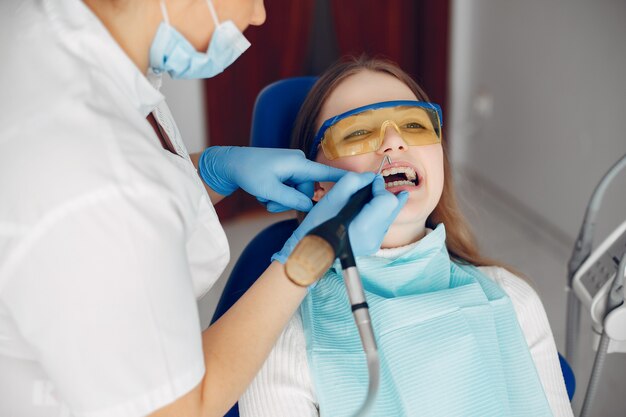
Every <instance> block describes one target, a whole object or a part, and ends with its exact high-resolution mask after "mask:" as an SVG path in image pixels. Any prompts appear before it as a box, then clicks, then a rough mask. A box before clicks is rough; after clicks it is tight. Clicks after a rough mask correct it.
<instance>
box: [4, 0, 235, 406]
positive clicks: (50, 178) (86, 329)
mask: <svg viewBox="0 0 626 417" xmlns="http://www.w3.org/2000/svg"><path fill="white" fill-rule="evenodd" d="M5 30H7V31H8V34H5V33H0V53H1V58H2V64H1V65H0V71H1V72H0V94H1V98H0V416H11V417H20V416H29V417H30V416H45V417H50V416H54V417H57V416H67V415H76V416H84V417H108V416H116V417H124V416H128V417H135V416H143V415H146V414H148V413H150V412H152V411H154V410H155V409H157V408H160V407H161V406H163V405H165V404H167V403H169V402H171V401H173V400H174V399H176V398H178V397H180V396H181V395H182V394H184V393H186V392H188V391H190V390H191V389H192V388H193V387H194V386H195V385H197V384H198V383H199V382H200V381H201V379H202V376H203V374H204V371H205V369H204V361H203V353H202V345H201V331H200V330H201V329H200V321H199V318H198V311H197V305H196V299H197V298H198V297H200V296H202V295H203V294H204V293H206V292H207V291H208V290H209V289H210V288H211V286H212V284H213V283H214V282H215V280H216V279H217V278H218V277H219V275H220V273H221V272H222V271H223V269H224V267H225V265H226V263H227V262H228V257H229V253H228V245H227V241H226V237H225V235H224V232H223V230H222V227H221V226H220V224H219V222H218V219H217V217H216V215H215V211H214V209H213V206H212V205H211V202H210V200H209V198H208V195H207V193H206V191H205V189H204V187H203V185H202V183H201V180H200V179H199V177H198V175H197V173H196V171H195V169H194V167H193V165H192V163H191V161H190V159H189V156H188V154H187V151H186V150H185V147H184V145H183V143H182V141H181V138H180V134H179V132H178V129H177V127H176V124H175V123H174V121H173V119H172V117H171V114H170V112H169V110H168V109H167V106H166V105H165V103H164V101H163V100H164V99H163V96H162V95H161V94H160V93H159V91H158V89H156V88H155V87H154V85H153V84H154V82H157V83H158V80H152V82H150V81H148V79H147V78H146V77H144V75H143V74H141V73H140V71H139V70H138V69H137V68H136V67H135V65H134V64H133V63H132V62H131V61H130V59H129V58H128V57H127V56H126V55H125V54H124V53H123V51H122V50H121V49H120V47H119V46H118V44H117V43H116V42H115V41H114V40H113V39H112V38H111V36H110V35H109V33H108V32H107V31H106V29H105V28H104V26H102V24H101V23H100V21H99V20H98V19H97V18H96V17H95V16H94V15H93V14H92V13H91V12H90V11H89V10H88V9H87V7H86V6H85V5H84V4H83V3H82V2H80V1H77V0H25V1H19V2H14V1H10V2H5V1H3V2H2V5H1V6H0V31H5ZM15 34H18V35H17V36H16V35H15ZM150 112H153V114H154V115H155V118H156V119H157V120H158V121H159V123H160V124H161V126H162V128H163V129H164V130H165V131H166V133H167V134H168V135H169V137H170V139H171V140H172V142H173V144H174V147H175V148H176V150H177V152H178V154H179V155H175V154H173V153H170V152H168V151H166V150H164V149H163V148H162V147H161V145H160V143H159V140H158V138H157V136H156V135H155V133H154V131H153V129H152V127H151V126H150V124H149V123H148V122H147V121H146V116H147V115H148V114H149V113H150ZM69 409H71V410H73V412H72V414H70V413H69V411H68V410H69Z"/></svg>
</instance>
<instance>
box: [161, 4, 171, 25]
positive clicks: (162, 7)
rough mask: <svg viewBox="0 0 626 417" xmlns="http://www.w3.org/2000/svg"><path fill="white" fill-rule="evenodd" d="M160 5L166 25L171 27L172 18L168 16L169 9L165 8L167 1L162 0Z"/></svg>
mask: <svg viewBox="0 0 626 417" xmlns="http://www.w3.org/2000/svg"><path fill="white" fill-rule="evenodd" d="M159 5H160V6H161V14H163V20H165V24H166V25H168V26H170V17H169V15H168V14H167V8H166V7H165V0H161V1H160V3H159Z"/></svg>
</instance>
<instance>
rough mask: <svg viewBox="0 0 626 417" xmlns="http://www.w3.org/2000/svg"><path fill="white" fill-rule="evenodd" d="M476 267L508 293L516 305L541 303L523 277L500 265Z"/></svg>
mask: <svg viewBox="0 0 626 417" xmlns="http://www.w3.org/2000/svg"><path fill="white" fill-rule="evenodd" d="M478 269H479V270H480V271H481V272H482V273H483V274H485V275H486V276H487V277H489V278H490V279H491V280H493V281H494V282H495V283H496V284H498V285H499V286H500V288H502V289H503V290H504V291H505V292H506V293H507V294H508V296H509V297H510V298H511V301H512V302H513V304H514V305H515V306H516V307H518V306H524V305H526V306H530V305H533V304H536V303H539V304H541V301H540V299H539V295H537V292H536V291H535V290H534V289H533V287H531V286H530V284H529V283H528V281H527V280H525V279H524V278H521V277H519V276H517V275H515V274H513V273H512V272H510V271H508V270H506V269H504V268H502V267H500V266H481V267H479V268H478Z"/></svg>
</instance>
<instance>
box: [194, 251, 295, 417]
mask: <svg viewBox="0 0 626 417" xmlns="http://www.w3.org/2000/svg"><path fill="white" fill-rule="evenodd" d="M306 293H307V291H306V289H305V288H302V287H298V286H296V285H295V284H293V283H292V282H291V281H290V280H289V279H287V277H286V275H285V272H284V266H283V265H282V264H281V263H279V262H277V261H275V262H273V263H272V264H271V265H270V266H269V268H268V269H267V270H266V271H265V272H264V273H263V275H261V277H260V278H259V279H258V280H257V281H256V283H255V284H254V285H253V286H252V287H251V288H250V289H249V290H248V291H247V292H246V293H245V294H244V295H243V296H242V297H241V299H239V301H238V302H237V303H235V305H234V306H233V307H232V308H231V309H230V310H228V312H226V313H225V314H224V315H223V316H222V317H221V318H220V319H219V320H218V321H217V322H216V323H214V324H213V325H212V326H211V327H209V328H208V329H207V330H205V331H204V333H203V348H204V355H205V365H206V370H207V371H206V375H205V377H204V381H203V390H202V391H203V408H204V410H212V411H213V410H220V411H219V412H220V413H222V414H219V415H220V416H221V415H223V414H224V413H226V411H228V409H229V408H230V406H232V404H234V403H235V402H236V401H237V400H238V399H239V397H241V395H242V394H243V393H244V391H245V389H246V388H247V386H248V385H249V384H250V382H252V379H254V377H255V376H256V374H257V373H258V371H259V369H261V366H262V365H263V363H264V362H265V359H266V358H267V356H268V355H269V353H270V351H271V350H272V348H273V346H274V344H275V343H276V340H277V339H278V337H279V336H280V334H281V332H282V330H283V328H284V327H285V326H286V325H287V322H288V321H289V320H290V318H291V317H292V315H293V313H294V312H295V311H296V309H297V308H298V306H299V305H300V303H301V302H302V299H303V298H304V296H305V295H306Z"/></svg>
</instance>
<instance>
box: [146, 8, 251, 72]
mask: <svg viewBox="0 0 626 417" xmlns="http://www.w3.org/2000/svg"><path fill="white" fill-rule="evenodd" d="M207 3H208V6H209V10H210V11H211V15H212V16H213V21H214V22H215V31H214V32H213V36H212V37H211V42H210V44H209V48H208V49H207V51H206V53H203V52H198V51H197V50H196V48H194V47H193V46H192V45H191V43H189V41H188V40H187V39H185V37H184V36H183V35H181V34H180V32H178V31H177V30H176V29H174V27H173V26H171V25H170V22H169V17H168V15H167V10H166V8H165V3H164V2H163V1H161V11H162V12H163V20H164V21H163V22H161V25H160V26H159V29H158V30H157V33H156V36H155V37H154V40H153V41H152V46H151V47H150V69H151V70H152V71H153V72H154V73H156V74H160V73H163V72H167V73H169V74H170V76H171V77H172V78H174V79H179V78H183V79H193V78H210V77H214V76H215V75H217V74H219V73H221V72H222V71H224V69H225V68H226V67H228V66H229V65H230V64H232V63H233V62H234V61H235V60H236V59H237V58H239V57H240V56H241V54H242V53H244V51H245V50H246V49H248V48H249V47H250V42H248V40H247V39H246V38H245V36H243V33H241V31H240V30H239V29H238V28H237V26H235V24H234V23H233V22H232V20H227V21H226V22H222V23H220V22H219V21H218V19H217V14H216V13H215V9H214V7H213V3H212V2H211V0H207Z"/></svg>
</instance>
